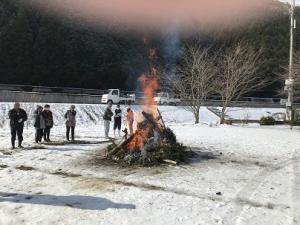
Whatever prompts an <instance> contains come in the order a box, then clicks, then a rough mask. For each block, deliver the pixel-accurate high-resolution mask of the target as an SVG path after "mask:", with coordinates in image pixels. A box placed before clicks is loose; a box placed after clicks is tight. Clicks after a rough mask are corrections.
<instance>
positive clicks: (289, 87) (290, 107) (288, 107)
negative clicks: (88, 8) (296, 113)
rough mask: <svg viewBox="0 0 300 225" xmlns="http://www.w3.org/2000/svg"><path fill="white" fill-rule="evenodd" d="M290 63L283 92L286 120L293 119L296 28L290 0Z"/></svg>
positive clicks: (293, 10)
mask: <svg viewBox="0 0 300 225" xmlns="http://www.w3.org/2000/svg"><path fill="white" fill-rule="evenodd" d="M290 19H291V27H290V62H289V77H288V79H287V80H286V81H285V90H286V91H287V92H288V99H287V102H286V115H287V119H288V120H292V119H293V118H292V117H293V92H294V87H293V86H294V74H293V73H294V71H293V56H294V29H295V28H296V20H295V0H291V8H290Z"/></svg>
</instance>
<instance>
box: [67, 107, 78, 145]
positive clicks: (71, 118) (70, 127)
mask: <svg viewBox="0 0 300 225" xmlns="http://www.w3.org/2000/svg"><path fill="white" fill-rule="evenodd" d="M76 114H77V112H76V111H75V105H71V107H70V109H69V110H68V111H67V112H66V114H65V119H66V138H67V140H68V141H69V140H70V131H71V138H72V141H74V140H75V126H76Z"/></svg>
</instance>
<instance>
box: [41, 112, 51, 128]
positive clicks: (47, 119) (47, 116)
mask: <svg viewBox="0 0 300 225" xmlns="http://www.w3.org/2000/svg"><path fill="white" fill-rule="evenodd" d="M42 114H43V117H44V119H45V125H46V127H50V128H52V127H53V115H52V112H51V111H50V110H44V111H43V112H42Z"/></svg>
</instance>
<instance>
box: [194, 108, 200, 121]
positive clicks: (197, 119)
mask: <svg viewBox="0 0 300 225" xmlns="http://www.w3.org/2000/svg"><path fill="white" fill-rule="evenodd" d="M194 117H195V124H199V123H200V112H199V111H198V112H196V113H194Z"/></svg>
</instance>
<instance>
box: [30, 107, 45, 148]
mask: <svg viewBox="0 0 300 225" xmlns="http://www.w3.org/2000/svg"><path fill="white" fill-rule="evenodd" d="M33 115H34V127H35V142H36V143H41V142H42V138H43V133H44V129H45V128H46V124H45V118H44V116H43V107H42V106H40V105H38V106H37V107H36V110H35V111H34V114H33Z"/></svg>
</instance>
